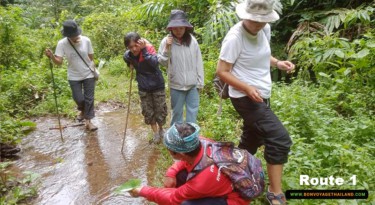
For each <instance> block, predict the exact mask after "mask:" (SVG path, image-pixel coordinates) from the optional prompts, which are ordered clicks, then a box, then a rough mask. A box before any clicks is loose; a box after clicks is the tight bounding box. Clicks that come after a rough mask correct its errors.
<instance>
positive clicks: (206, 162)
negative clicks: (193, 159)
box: [186, 139, 213, 181]
mask: <svg viewBox="0 0 375 205" xmlns="http://www.w3.org/2000/svg"><path fill="white" fill-rule="evenodd" d="M200 142H201V145H202V147H203V155H202V158H201V159H200V161H199V162H198V164H197V165H196V166H195V167H194V169H193V170H192V171H191V172H190V173H188V176H187V178H186V181H188V180H190V179H192V178H193V177H195V176H196V175H197V174H199V173H200V172H201V171H202V170H204V169H205V168H207V167H209V166H211V165H212V164H213V159H212V157H210V156H208V154H207V148H208V147H209V146H210V145H211V144H212V143H211V142H210V141H208V140H205V139H200Z"/></svg>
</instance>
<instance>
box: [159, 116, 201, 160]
mask: <svg viewBox="0 0 375 205" xmlns="http://www.w3.org/2000/svg"><path fill="white" fill-rule="evenodd" d="M187 124H189V125H191V126H193V127H194V128H195V132H194V133H193V134H191V135H190V136H187V137H184V138H182V137H180V134H179V133H178V130H177V128H176V124H173V125H172V127H170V128H169V129H168V130H167V132H166V133H165V134H164V139H163V142H164V145H165V146H166V147H167V148H168V149H169V150H171V151H174V152H177V153H188V152H191V151H193V150H195V149H196V148H197V147H198V146H199V131H200V128H199V126H198V125H197V124H195V123H191V122H187Z"/></svg>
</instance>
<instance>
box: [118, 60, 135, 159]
mask: <svg viewBox="0 0 375 205" xmlns="http://www.w3.org/2000/svg"><path fill="white" fill-rule="evenodd" d="M130 68H131V71H130V85H129V97H128V111H127V113H126V120H125V131H124V137H123V138H122V147H121V153H122V151H123V150H124V144H125V137H126V130H127V128H128V119H129V111H130V97H131V94H132V81H133V70H134V67H133V65H131V64H130Z"/></svg>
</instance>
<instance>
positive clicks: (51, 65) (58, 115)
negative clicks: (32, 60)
mask: <svg viewBox="0 0 375 205" xmlns="http://www.w3.org/2000/svg"><path fill="white" fill-rule="evenodd" d="M49 68H50V70H51V76H52V84H53V96H54V98H55V106H56V114H57V119H58V121H59V130H60V138H61V141H62V142H64V138H63V134H62V129H64V128H63V127H62V126H61V120H60V113H59V107H58V104H57V95H56V83H55V76H54V75H53V63H52V59H49Z"/></svg>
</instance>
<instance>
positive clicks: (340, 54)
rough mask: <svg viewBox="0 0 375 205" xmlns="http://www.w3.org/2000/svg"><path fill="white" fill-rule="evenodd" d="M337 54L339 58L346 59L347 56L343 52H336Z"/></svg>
mask: <svg viewBox="0 0 375 205" xmlns="http://www.w3.org/2000/svg"><path fill="white" fill-rule="evenodd" d="M335 54H336V56H337V57H339V58H345V54H344V52H342V51H341V50H335Z"/></svg>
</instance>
